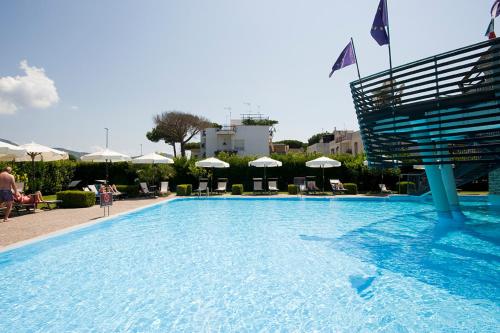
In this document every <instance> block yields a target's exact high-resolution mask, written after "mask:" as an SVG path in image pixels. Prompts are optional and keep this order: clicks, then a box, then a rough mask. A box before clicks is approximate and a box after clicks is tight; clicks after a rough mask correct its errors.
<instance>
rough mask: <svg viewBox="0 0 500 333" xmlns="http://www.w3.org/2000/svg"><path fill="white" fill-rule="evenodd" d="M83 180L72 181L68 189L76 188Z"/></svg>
mask: <svg viewBox="0 0 500 333" xmlns="http://www.w3.org/2000/svg"><path fill="white" fill-rule="evenodd" d="M81 182H82V181H81V180H72V181H71V183H69V184H68V190H71V189H74V188H76V187H77V186H78V184H80V183H81Z"/></svg>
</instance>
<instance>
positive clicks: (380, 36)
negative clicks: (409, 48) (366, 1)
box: [370, 0, 500, 46]
mask: <svg viewBox="0 0 500 333" xmlns="http://www.w3.org/2000/svg"><path fill="white" fill-rule="evenodd" d="M498 1H500V0H498ZM388 26H389V18H388V15H387V2H386V0H380V3H379V4H378V8H377V13H376V14H375V18H374V19H373V25H372V30H371V31H370V33H371V35H372V37H373V39H375V40H376V41H377V43H378V45H380V46H382V45H386V44H389V42H390V41H389V35H388V34H387V30H385V28H386V27H388Z"/></svg>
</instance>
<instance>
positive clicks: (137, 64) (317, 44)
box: [0, 0, 500, 155]
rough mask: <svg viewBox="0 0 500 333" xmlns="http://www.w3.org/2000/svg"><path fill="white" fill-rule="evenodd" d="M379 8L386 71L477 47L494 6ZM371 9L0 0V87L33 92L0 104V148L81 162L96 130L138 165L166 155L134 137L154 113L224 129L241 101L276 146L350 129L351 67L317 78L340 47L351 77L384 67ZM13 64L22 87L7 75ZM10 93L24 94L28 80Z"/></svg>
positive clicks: (458, 3) (427, 3)
mask: <svg viewBox="0 0 500 333" xmlns="http://www.w3.org/2000/svg"><path fill="white" fill-rule="evenodd" d="M388 3H389V20H390V24H391V38H392V52H393V62H394V65H400V64H404V63H407V62H410V61H413V60H417V59H419V58H423V57H427V56H430V55H433V54H435V53H439V52H444V51H447V50H450V49H453V48H458V47H462V46H465V45H468V44H472V43H476V42H480V41H483V40H485V37H484V36H483V34H484V32H485V30H486V27H487V25H488V22H489V13H488V12H489V9H490V7H491V4H492V3H493V0H439V1H436V0H419V1H410V0H398V1H396V0H389V1H388ZM377 5H378V0H350V1H345V0H329V1H326V0H317V1H315V0H311V1H290V0H288V1H284V0H279V1H270V0H267V1H264V0H262V1H261V0H252V1H234V0H233V1H231V0H221V1H219V0H210V1H208V0H206V1H190V0H182V1H181V0H179V1H129V0H120V1H89V0H86V1H78V2H77V1H64V0H59V1H52V0H47V1H22V0H16V1H2V3H1V5H0V31H2V33H1V34H0V38H1V45H2V46H3V47H2V57H0V76H1V77H2V78H0V88H2V83H3V84H10V83H12V82H16V81H15V80H19V81H20V80H23V78H19V77H22V76H28V77H29V78H30V79H31V78H33V80H34V81H33V82H36V83H37V84H40V85H42V86H43V87H41V88H40V89H39V90H37V91H35V92H26V91H25V90H21V91H20V92H16V93H15V94H14V93H13V94H11V96H10V98H14V99H15V100H16V101H19V102H18V103H19V104H17V105H16V106H17V107H16V110H15V111H13V108H12V107H10V108H7V109H8V110H10V111H9V114H6V113H5V112H3V113H0V138H4V139H10V140H12V141H15V142H17V143H26V142H29V141H32V140H33V141H36V142H38V143H42V144H46V145H50V146H53V147H54V146H59V147H61V146H62V147H65V148H68V149H74V150H79V151H91V150H95V149H96V147H103V146H104V145H105V131H104V129H103V128H104V127H109V128H110V148H112V149H115V150H118V151H121V152H124V153H128V154H132V155H137V154H138V153H139V149H140V148H139V147H140V144H143V150H144V153H148V152H151V151H155V150H156V151H166V152H169V151H170V148H168V147H167V146H166V145H165V144H163V143H158V144H154V143H151V142H148V140H147V139H146V138H145V133H146V132H147V131H148V130H150V129H151V127H152V126H153V124H152V116H153V115H155V114H157V113H160V112H162V111H165V110H171V109H177V110H182V111H187V112H191V113H194V114H198V115H203V116H205V117H207V118H209V119H210V120H212V121H215V122H218V123H226V122H227V119H228V116H229V114H228V111H227V110H225V109H224V108H225V107H228V106H229V107H231V108H232V115H233V118H235V116H237V115H239V114H240V113H247V112H248V111H249V107H248V106H246V105H245V104H244V103H245V102H250V103H251V104H252V105H251V110H252V111H253V112H257V111H259V110H260V112H262V113H264V114H266V115H269V116H270V117H271V118H273V119H276V120H278V121H279V125H278V126H277V133H276V139H277V140H279V139H299V140H306V139H307V138H308V137H310V136H311V135H312V134H314V133H317V132H319V131H321V130H332V129H333V128H334V127H337V128H341V129H343V128H347V129H355V128H357V121H356V116H355V112H354V107H353V104H352V100H351V96H350V90H349V82H350V81H352V80H354V79H355V78H356V70H355V67H354V66H351V67H348V68H346V69H344V70H341V71H338V72H336V73H335V74H334V76H333V77H332V78H331V79H328V74H329V71H330V68H331V66H332V64H333V62H334V61H335V59H336V58H337V56H338V54H339V53H340V52H341V50H342V49H343V48H344V47H345V45H346V44H347V42H348V40H349V38H350V37H351V36H352V37H354V39H355V43H356V51H357V54H358V59H359V62H360V67H361V74H362V75H368V74H371V73H374V72H378V71H381V70H384V69H386V68H387V67H388V60H387V47H379V46H378V45H377V43H376V42H375V41H374V40H373V39H372V38H371V36H370V33H369V31H370V27H371V23H372V20H373V16H374V14H375V11H376V8H377ZM499 24H500V23H499ZM23 60H26V61H27V66H28V67H24V68H25V69H26V68H28V71H30V70H31V72H30V73H31V74H30V75H28V74H26V73H25V72H24V70H23V69H20V63H21V61H23ZM34 67H36V68H34ZM37 68H38V70H37ZM40 68H43V69H44V70H45V72H41V70H40ZM16 76H19V77H16ZM6 77H11V78H6ZM12 78H13V79H14V80H11V79H12ZM1 80H3V81H1ZM23 82H24V83H23V85H22V86H23V87H25V89H27V90H29V89H31V88H30V87H32V86H31V84H30V82H32V81H29V80H28V81H23ZM6 89H7V88H6ZM54 89H56V90H57V93H56V95H54V92H55V90H54ZM42 97H43V98H42ZM1 98H2V97H1V95H0V99H1ZM32 98H35V99H36V98H39V99H38V101H39V102H40V103H35V102H34V101H33V100H32ZM40 98H42V100H41V101H40ZM0 102H2V101H1V100H0ZM16 103H17V102H16ZM0 104H1V103H0ZM0 106H1V105H0ZM259 107H260V108H259Z"/></svg>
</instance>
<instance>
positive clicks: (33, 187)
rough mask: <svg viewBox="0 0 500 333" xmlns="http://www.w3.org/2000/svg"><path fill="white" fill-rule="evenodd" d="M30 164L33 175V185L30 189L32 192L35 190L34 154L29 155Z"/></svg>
mask: <svg viewBox="0 0 500 333" xmlns="http://www.w3.org/2000/svg"><path fill="white" fill-rule="evenodd" d="M31 166H32V169H33V177H32V179H33V180H32V182H33V184H32V185H33V186H32V187H31V190H32V191H33V193H35V192H36V190H35V184H36V175H35V155H33V154H32V155H31Z"/></svg>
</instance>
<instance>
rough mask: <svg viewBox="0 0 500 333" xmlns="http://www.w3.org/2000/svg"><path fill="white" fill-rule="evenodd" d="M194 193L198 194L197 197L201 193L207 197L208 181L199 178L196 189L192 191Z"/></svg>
mask: <svg viewBox="0 0 500 333" xmlns="http://www.w3.org/2000/svg"><path fill="white" fill-rule="evenodd" d="M194 192H198V196H201V195H202V194H203V193H205V194H206V195H208V179H207V178H200V183H199V184H198V188H197V189H196V190H194Z"/></svg>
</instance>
